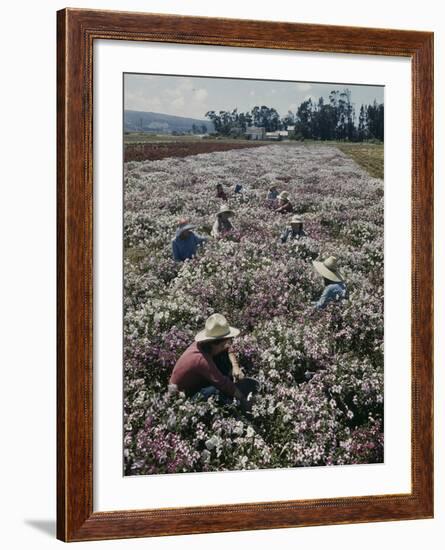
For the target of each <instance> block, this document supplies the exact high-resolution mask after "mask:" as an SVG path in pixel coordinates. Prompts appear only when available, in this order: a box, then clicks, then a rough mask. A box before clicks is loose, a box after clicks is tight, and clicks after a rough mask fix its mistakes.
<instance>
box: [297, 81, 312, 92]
mask: <svg viewBox="0 0 445 550" xmlns="http://www.w3.org/2000/svg"><path fill="white" fill-rule="evenodd" d="M311 89H312V84H309V83H307V82H301V83H300V84H297V90H298V91H299V92H308V91H309V90H311Z"/></svg>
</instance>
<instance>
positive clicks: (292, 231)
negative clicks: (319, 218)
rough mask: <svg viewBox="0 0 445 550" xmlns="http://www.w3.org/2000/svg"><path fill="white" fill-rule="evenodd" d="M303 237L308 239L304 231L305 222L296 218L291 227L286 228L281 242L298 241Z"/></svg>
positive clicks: (293, 219) (291, 222)
mask: <svg viewBox="0 0 445 550" xmlns="http://www.w3.org/2000/svg"><path fill="white" fill-rule="evenodd" d="M302 237H306V232H305V231H304V229H303V220H302V219H301V218H299V217H298V216H294V217H293V218H292V219H291V221H290V226H288V227H286V228H285V229H284V231H283V233H282V234H281V236H280V241H281V242H282V243H286V242H287V241H298V240H299V239H301V238H302Z"/></svg>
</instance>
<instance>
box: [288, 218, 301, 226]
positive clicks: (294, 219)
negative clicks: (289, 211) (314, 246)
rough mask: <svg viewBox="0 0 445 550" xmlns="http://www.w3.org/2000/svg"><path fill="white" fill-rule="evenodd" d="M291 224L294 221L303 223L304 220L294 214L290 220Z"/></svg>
mask: <svg viewBox="0 0 445 550" xmlns="http://www.w3.org/2000/svg"><path fill="white" fill-rule="evenodd" d="M290 223H291V225H292V224H294V223H301V224H303V220H302V219H301V218H299V217H298V216H294V217H293V218H292V219H291V221H290Z"/></svg>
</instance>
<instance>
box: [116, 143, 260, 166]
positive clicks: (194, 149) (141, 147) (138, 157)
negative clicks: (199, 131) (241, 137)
mask: <svg viewBox="0 0 445 550" xmlns="http://www.w3.org/2000/svg"><path fill="white" fill-rule="evenodd" d="M265 145H270V143H268V142H265V143H264V142H263V143H254V142H250V141H248V142H241V143H219V142H217V141H215V142H208V141H204V142H199V141H198V142H190V143H186V142H182V143H181V142H173V143H129V144H127V145H125V149H124V162H128V161H137V162H140V161H143V160H162V159H164V158H169V157H176V158H177V157H188V156H190V155H199V154H201V153H214V152H215V151H230V150H232V149H245V148H248V147H249V148H251V147H264V146H265Z"/></svg>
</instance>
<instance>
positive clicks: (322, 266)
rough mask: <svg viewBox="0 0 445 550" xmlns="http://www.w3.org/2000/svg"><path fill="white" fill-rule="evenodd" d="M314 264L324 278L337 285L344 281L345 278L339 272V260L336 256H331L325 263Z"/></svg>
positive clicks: (315, 262)
mask: <svg viewBox="0 0 445 550" xmlns="http://www.w3.org/2000/svg"><path fill="white" fill-rule="evenodd" d="M312 263H313V264H314V267H315V269H316V270H317V271H318V273H320V275H321V276H322V277H325V278H326V279H329V280H330V281H334V282H335V283H340V282H341V281H343V276H342V275H341V273H340V272H339V270H338V265H337V258H336V257H335V256H329V258H327V259H326V260H324V262H317V261H313V262H312Z"/></svg>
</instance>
